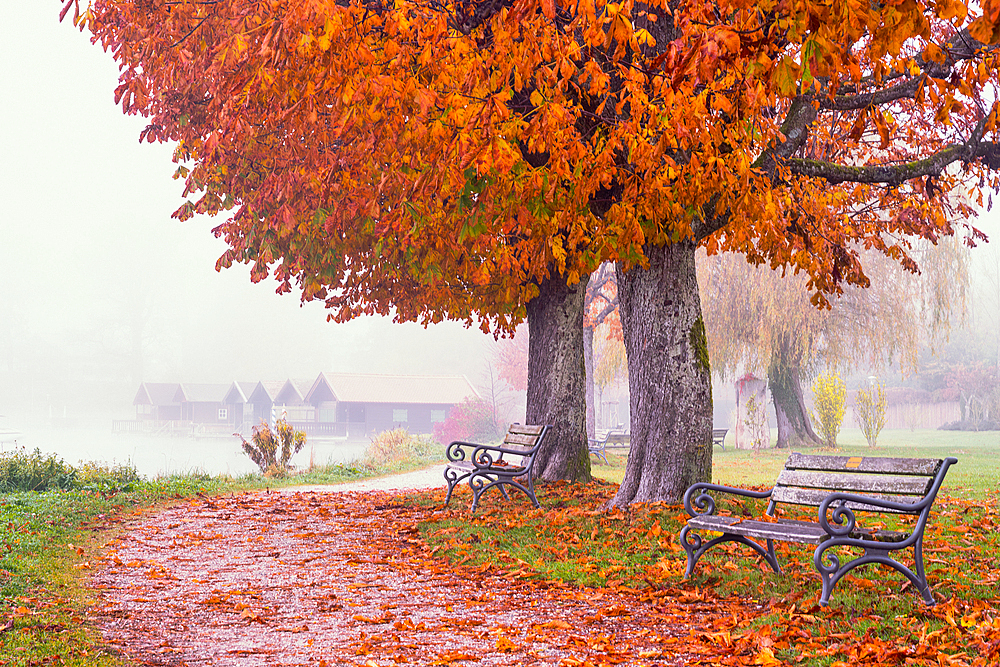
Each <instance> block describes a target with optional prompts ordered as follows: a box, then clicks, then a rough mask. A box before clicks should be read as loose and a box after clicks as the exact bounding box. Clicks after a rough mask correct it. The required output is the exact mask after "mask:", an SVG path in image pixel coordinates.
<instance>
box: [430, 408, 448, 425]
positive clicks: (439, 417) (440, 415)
mask: <svg viewBox="0 0 1000 667" xmlns="http://www.w3.org/2000/svg"><path fill="white" fill-rule="evenodd" d="M446 414H447V411H446V410H431V423H432V424H437V423H438V422H443V421H444V420H445V418H446V417H445V415H446Z"/></svg>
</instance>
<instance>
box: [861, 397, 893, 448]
mask: <svg viewBox="0 0 1000 667" xmlns="http://www.w3.org/2000/svg"><path fill="white" fill-rule="evenodd" d="M887 404H888V401H887V400H886V396H885V387H884V386H883V385H881V384H876V385H873V386H872V387H871V389H859V390H858V398H857V401H856V402H855V405H854V416H855V418H857V420H858V425H859V426H861V430H862V431H863V432H864V434H865V440H867V441H868V446H869V447H874V446H875V445H876V442H877V441H878V434H879V433H881V432H882V428H883V427H884V426H885V421H886V416H885V412H886V407H887Z"/></svg>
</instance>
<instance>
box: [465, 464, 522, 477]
mask: <svg viewBox="0 0 1000 667" xmlns="http://www.w3.org/2000/svg"><path fill="white" fill-rule="evenodd" d="M448 467H449V468H455V469H456V470H463V471H465V472H472V471H473V470H474V469H475V468H476V466H475V465H473V463H472V462H471V461H451V462H449V463H448ZM479 470H481V471H482V472H492V473H499V474H502V475H511V476H514V477H516V476H517V475H520V474H522V473H523V472H524V470H525V468H524V467H523V466H516V465H509V466H490V467H489V468H484V467H481V466H480V467H479Z"/></svg>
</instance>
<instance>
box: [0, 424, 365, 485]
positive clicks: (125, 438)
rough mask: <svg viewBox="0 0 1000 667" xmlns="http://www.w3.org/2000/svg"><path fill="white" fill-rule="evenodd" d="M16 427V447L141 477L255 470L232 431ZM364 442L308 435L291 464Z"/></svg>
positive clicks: (335, 456) (356, 450) (360, 452)
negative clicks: (191, 433) (118, 467)
mask: <svg viewBox="0 0 1000 667" xmlns="http://www.w3.org/2000/svg"><path fill="white" fill-rule="evenodd" d="M20 431H21V433H20V435H18V437H17V445H16V446H17V447H24V448H25V449H27V450H28V451H31V450H33V449H35V448H36V447H37V448H38V449H40V450H41V451H42V452H45V453H50V452H54V453H55V454H58V455H59V456H60V457H62V458H63V459H64V460H65V461H66V462H67V463H72V464H76V463H77V462H79V461H99V462H103V463H108V464H115V463H119V464H120V463H130V464H132V465H133V466H135V468H136V470H138V471H139V474H141V475H144V476H146V477H156V476H158V475H169V474H172V473H191V472H205V473H208V474H211V475H223V474H225V475H233V476H238V475H242V474H245V473H251V472H257V471H258V470H257V466H256V465H254V463H253V462H252V461H251V460H250V459H249V458H247V455H246V454H244V453H243V449H242V448H241V446H240V441H239V439H238V438H236V437H233V436H228V437H224V438H181V437H170V436H149V435H127V434H115V433H111V429H110V425H109V426H108V427H107V428H100V427H93V428H51V427H38V428H21V429H20ZM366 446H367V442H351V443H346V442H342V441H335V440H323V439H315V440H310V441H308V442H307V443H306V446H305V448H303V450H302V451H301V452H299V453H298V454H296V455H295V456H294V457H293V458H292V464H293V465H295V466H296V467H300V468H304V467H308V466H309V463H310V457H311V458H312V461H313V462H314V463H315V464H317V465H323V464H327V463H350V462H352V461H357V460H360V459H361V458H362V457H364V453H365V447H366ZM14 447H15V445H14V444H13V443H11V442H9V441H5V442H0V451H10V450H11V449H13V448H14Z"/></svg>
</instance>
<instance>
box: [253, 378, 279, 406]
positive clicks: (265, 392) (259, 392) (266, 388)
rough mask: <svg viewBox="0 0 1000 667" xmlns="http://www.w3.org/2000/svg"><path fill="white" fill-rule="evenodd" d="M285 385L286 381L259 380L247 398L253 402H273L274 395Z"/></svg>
mask: <svg viewBox="0 0 1000 667" xmlns="http://www.w3.org/2000/svg"><path fill="white" fill-rule="evenodd" d="M284 386H285V383H284V382H270V381H268V382H258V383H257V384H256V385H255V386H254V390H253V391H252V392H250V395H249V396H247V398H248V399H250V402H251V403H273V402H274V397H275V396H277V395H278V392H279V391H281V388H282V387H284Z"/></svg>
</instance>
